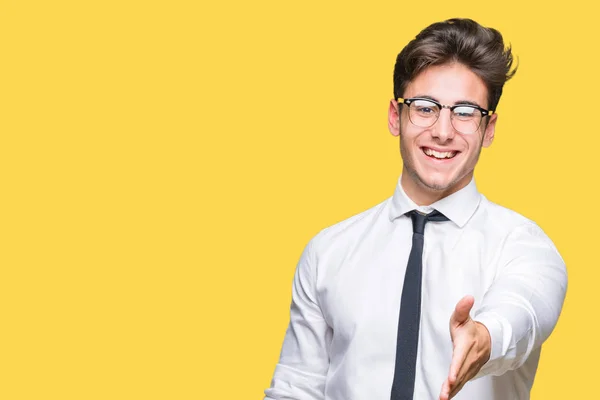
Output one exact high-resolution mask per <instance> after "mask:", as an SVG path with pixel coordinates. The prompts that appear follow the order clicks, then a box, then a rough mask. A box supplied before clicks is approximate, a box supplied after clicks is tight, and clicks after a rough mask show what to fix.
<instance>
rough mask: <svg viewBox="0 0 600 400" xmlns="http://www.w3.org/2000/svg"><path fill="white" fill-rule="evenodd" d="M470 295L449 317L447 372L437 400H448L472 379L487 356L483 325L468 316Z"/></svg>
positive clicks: (488, 345) (488, 349)
mask: <svg viewBox="0 0 600 400" xmlns="http://www.w3.org/2000/svg"><path fill="white" fill-rule="evenodd" d="M474 303H475V299H474V298H473V296H465V297H463V298H462V299H460V301H459V302H458V303H457V304H456V308H455V309H454V312H453V313H452V316H451V317H450V337H451V338H452V344H453V346H454V350H453V352H452V362H451V364H450V373H449V374H448V378H446V381H445V382H444V384H443V385H442V391H441V393H440V400H449V399H451V398H452V397H454V396H456V394H457V393H458V392H459V391H460V390H461V389H462V387H463V386H464V384H465V383H467V382H468V381H469V380H470V379H471V378H473V377H474V376H475V375H477V373H478V372H479V370H480V369H481V367H482V366H483V365H484V364H485V363H486V362H487V360H488V359H489V358H490V352H491V347H492V344H491V338H490V334H489V332H488V330H487V328H486V327H485V326H484V325H483V324H481V323H479V322H475V321H473V320H472V319H471V316H470V315H469V312H470V311H471V308H473V304H474Z"/></svg>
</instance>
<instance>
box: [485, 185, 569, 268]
mask: <svg viewBox="0 0 600 400" xmlns="http://www.w3.org/2000/svg"><path fill="white" fill-rule="evenodd" d="M481 197H482V199H481V204H480V210H478V212H477V213H476V214H475V215H474V218H476V220H475V221H474V222H475V225H476V226H480V227H482V228H483V229H485V231H486V233H488V234H490V235H494V236H496V238H497V239H498V240H499V241H500V243H501V245H502V248H503V250H504V251H506V250H507V249H511V248H515V249H521V250H522V251H527V252H534V253H538V252H543V253H547V252H549V253H552V254H553V255H554V256H558V257H559V258H560V255H559V254H558V250H557V249H556V246H555V245H554V243H553V242H552V240H551V239H550V237H549V236H548V235H547V234H546V232H544V230H543V229H542V228H541V227H540V226H539V225H538V224H537V223H536V222H535V221H533V220H531V219H530V218H528V217H526V216H524V215H522V214H520V213H518V212H516V211H514V210H511V209H509V208H506V207H503V206H501V205H499V204H496V203H493V202H491V201H489V200H488V199H487V198H485V196H483V195H482V196H481ZM534 250H535V251H534Z"/></svg>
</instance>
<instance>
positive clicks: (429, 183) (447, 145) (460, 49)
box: [389, 19, 515, 203]
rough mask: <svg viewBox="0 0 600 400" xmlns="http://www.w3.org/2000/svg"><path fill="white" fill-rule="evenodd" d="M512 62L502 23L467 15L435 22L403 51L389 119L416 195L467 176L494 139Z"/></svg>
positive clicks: (436, 191)
mask: <svg viewBox="0 0 600 400" xmlns="http://www.w3.org/2000/svg"><path fill="white" fill-rule="evenodd" d="M512 62H513V58H512V54H511V50H510V48H507V49H505V47H504V41H503V39H502V36H501V35H500V33H499V32H498V31H496V30H494V29H491V28H484V27H482V26H481V25H479V24H477V23H476V22H475V21H472V20H468V19H451V20H448V21H444V22H439V23H435V24H432V25H430V26H429V27H427V28H425V29H424V30H423V31H422V32H421V33H419V34H418V35H417V37H416V38H415V39H413V40H412V41H411V42H410V43H409V44H408V45H407V46H406V47H405V48H404V49H403V50H402V51H401V52H400V54H399V55H398V57H397V60H396V66H395V68H394V99H392V101H391V103H390V109H389V127H390V132H391V133H392V134H393V135H394V136H398V135H399V136H400V151H401V155H402V159H403V161H404V169H405V171H404V173H403V175H402V184H403V187H404V188H405V190H406V191H407V192H408V194H409V195H410V196H411V197H413V199H414V198H415V197H416V198H417V199H419V198H420V199H421V201H420V202H421V203H427V202H430V201H435V200H436V199H439V198H442V197H445V196H447V195H449V194H451V193H453V192H455V191H457V190H459V189H461V188H462V187H464V186H465V185H466V184H467V183H468V182H469V181H470V179H471V177H472V176H473V170H474V168H475V165H476V164H477V160H478V158H479V153H480V151H481V147H482V146H485V147H487V146H489V145H490V144H491V142H492V140H493V137H494V130H495V124H496V119H497V115H496V114H495V113H494V111H495V109H496V106H497V105H498V102H499V100H500V96H501V95H502V88H503V86H504V83H505V82H506V81H507V80H508V79H510V78H511V77H512V76H513V75H514V73H515V70H511V66H512ZM398 99H400V101H398ZM416 99H430V100H433V102H426V101H422V100H416ZM440 105H442V106H440ZM457 105H459V106H461V105H464V106H471V107H455V106H457ZM445 106H450V107H451V108H448V107H445ZM444 153H445V154H444ZM436 156H437V158H436Z"/></svg>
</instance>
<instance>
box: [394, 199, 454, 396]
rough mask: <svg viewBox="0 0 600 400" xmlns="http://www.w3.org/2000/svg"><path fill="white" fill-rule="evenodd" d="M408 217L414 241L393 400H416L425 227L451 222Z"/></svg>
mask: <svg viewBox="0 0 600 400" xmlns="http://www.w3.org/2000/svg"><path fill="white" fill-rule="evenodd" d="M406 215H409V216H410V217H411V219H412V226H413V237H412V248H411V250H410V256H409V257H408V265H407V267H406V275H405V276H404V287H403V289H402V301H401V303H400V320H399V323H398V342H397V347H396V368H395V370H394V383H393V384H392V396H391V400H413V393H414V390H415V367H416V363H417V347H418V344H419V321H420V319H421V276H422V269H423V239H424V237H423V234H424V232H425V223H426V222H427V221H447V220H448V218H446V217H445V216H444V215H443V214H441V213H440V212H438V211H433V212H431V213H429V214H421V213H420V212H418V211H416V210H413V211H410V212H408V213H407V214H406Z"/></svg>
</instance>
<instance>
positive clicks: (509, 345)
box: [473, 221, 567, 379]
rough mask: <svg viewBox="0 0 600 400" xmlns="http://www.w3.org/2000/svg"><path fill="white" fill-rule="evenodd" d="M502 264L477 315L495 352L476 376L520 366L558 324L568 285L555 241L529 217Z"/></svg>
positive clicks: (513, 234) (505, 250)
mask: <svg viewBox="0 0 600 400" xmlns="http://www.w3.org/2000/svg"><path fill="white" fill-rule="evenodd" d="M499 261H500V264H499V265H500V269H499V271H498V274H497V276H496V279H495V280H494V282H493V283H492V285H491V286H490V288H489V290H488V291H487V292H486V293H485V295H484V297H483V300H482V302H481V306H480V307H479V308H478V309H477V311H476V313H475V316H474V318H473V319H474V320H475V321H478V322H480V323H482V324H483V325H485V326H486V328H487V329H488V331H489V332H490V336H491V344H492V349H491V354H490V358H489V360H488V361H487V362H486V364H485V365H484V366H483V367H482V368H481V370H480V371H479V373H478V374H477V376H476V377H475V378H474V379H477V378H479V377H481V376H485V375H502V374H504V373H505V372H507V371H509V370H513V369H516V368H519V367H520V366H521V365H523V363H524V362H525V361H526V360H527V358H528V357H529V355H530V354H531V352H532V351H533V350H535V349H537V348H539V347H540V346H541V345H542V343H543V342H544V341H545V340H546V339H547V338H548V337H549V336H550V334H551V333H552V330H553V329H554V327H555V326H556V323H557V321H558V317H559V315H560V312H561V309H562V305H563V302H564V299H565V295H566V291H567V272H566V268H565V264H564V261H563V259H562V258H561V256H560V254H559V253H558V251H557V250H556V248H555V246H554V244H553V243H552V241H551V240H550V239H549V238H548V237H547V236H546V234H545V233H544V232H543V231H542V229H541V228H539V227H538V226H537V225H536V224H535V223H533V222H531V221H529V222H528V223H527V224H524V225H521V226H519V227H518V228H516V229H515V230H514V231H513V232H511V233H510V234H509V235H508V237H507V238H506V241H505V243H504V247H503V249H502V252H501V255H500V260H499Z"/></svg>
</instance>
